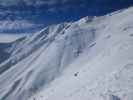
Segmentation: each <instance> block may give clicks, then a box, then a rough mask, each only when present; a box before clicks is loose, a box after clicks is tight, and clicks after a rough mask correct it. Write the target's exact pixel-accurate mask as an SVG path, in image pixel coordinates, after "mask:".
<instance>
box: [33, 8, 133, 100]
mask: <svg viewBox="0 0 133 100" xmlns="http://www.w3.org/2000/svg"><path fill="white" fill-rule="evenodd" d="M132 13H133V8H129V9H127V10H124V11H122V12H115V13H113V14H111V15H107V16H104V17H101V18H97V20H96V23H97V24H99V26H104V27H103V28H102V29H101V30H100V28H101V27H100V28H98V29H99V31H98V33H99V35H100V36H99V37H98V38H97V39H96V40H95V43H94V44H93V45H92V46H91V48H88V49H86V50H85V52H84V53H83V54H81V55H80V56H79V57H78V59H76V60H75V61H74V62H73V63H71V64H70V65H69V66H68V67H67V69H66V70H64V71H63V72H62V75H61V76H60V77H59V78H57V79H55V80H54V81H53V82H51V84H49V85H48V86H47V87H46V86H44V88H43V89H42V90H41V91H40V92H39V93H37V94H36V95H34V96H32V98H31V99H30V100H132V99H133V95H132V93H133V89H132V83H133V79H132V77H133V54H132V50H133V45H132V44H133V33H132V31H133V21H132V17H133V15H132ZM101 19H104V20H102V21H101ZM99 21H100V22H99ZM94 23H95V21H94Z"/></svg>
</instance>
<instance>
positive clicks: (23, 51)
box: [0, 19, 96, 100]
mask: <svg viewBox="0 0 133 100" xmlns="http://www.w3.org/2000/svg"><path fill="white" fill-rule="evenodd" d="M88 20H89V19H88ZM88 20H87V19H86V21H88ZM78 24H79V23H78V22H76V23H68V24H67V23H66V24H65V23H64V24H59V25H53V26H50V27H46V28H45V29H43V30H42V31H41V32H38V33H36V34H35V35H33V36H32V35H31V36H28V37H26V38H24V39H21V41H18V42H16V43H15V44H14V48H13V52H12V54H11V57H10V58H9V59H8V60H6V61H5V62H3V63H2V64H1V65H0V97H1V98H0V99H1V100H18V98H19V100H20V98H21V99H22V100H24V99H27V98H28V97H29V96H31V95H32V94H33V93H35V92H36V91H37V90H39V89H40V88H41V87H42V86H43V85H45V84H46V83H48V82H49V81H51V80H53V79H54V78H55V77H56V76H57V75H59V73H60V72H62V70H63V69H64V67H65V66H66V65H68V64H69V63H70V62H72V60H74V59H75V58H76V57H77V56H78V55H79V54H80V53H81V52H82V50H84V48H86V47H87V45H88V44H90V43H91V42H92V41H93V40H94V39H95V38H96V37H95V33H94V32H93V31H92V29H90V28H88V27H92V26H93V25H87V24H88V23H83V24H84V25H85V24H86V25H87V28H84V27H83V26H82V24H81V25H78ZM77 42H79V43H77ZM9 51H10V50H9ZM51 61H52V63H51ZM41 76H42V77H41ZM36 80H37V81H36Z"/></svg>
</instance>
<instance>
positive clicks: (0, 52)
mask: <svg viewBox="0 0 133 100" xmlns="http://www.w3.org/2000/svg"><path fill="white" fill-rule="evenodd" d="M24 36H25V35H24V34H22V35H16V34H12V35H9V34H2V33H1V34H0V63H2V62H3V61H4V60H6V59H8V58H9V56H10V54H11V50H9V48H10V49H11V48H12V49H13V45H14V43H15V42H16V41H15V40H17V39H19V38H21V37H24Z"/></svg>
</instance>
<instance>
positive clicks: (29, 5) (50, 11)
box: [0, 0, 133, 32]
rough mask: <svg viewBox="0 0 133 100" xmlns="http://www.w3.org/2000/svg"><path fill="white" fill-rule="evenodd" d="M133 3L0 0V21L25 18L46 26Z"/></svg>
mask: <svg viewBox="0 0 133 100" xmlns="http://www.w3.org/2000/svg"><path fill="white" fill-rule="evenodd" d="M132 5H133V0H0V21H3V20H12V21H14V20H25V21H27V22H28V23H33V24H34V25H35V24H36V25H38V26H39V27H44V26H47V25H50V24H56V23H61V22H66V21H74V20H78V19H80V18H82V17H85V16H101V15H104V14H106V13H110V12H113V11H115V10H119V9H122V8H127V7H129V6H132ZM35 27H36V26H35ZM33 29H34V28H32V30H33ZM18 30H19V29H18ZM27 30H28V29H27ZM8 31H9V32H10V30H8Z"/></svg>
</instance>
